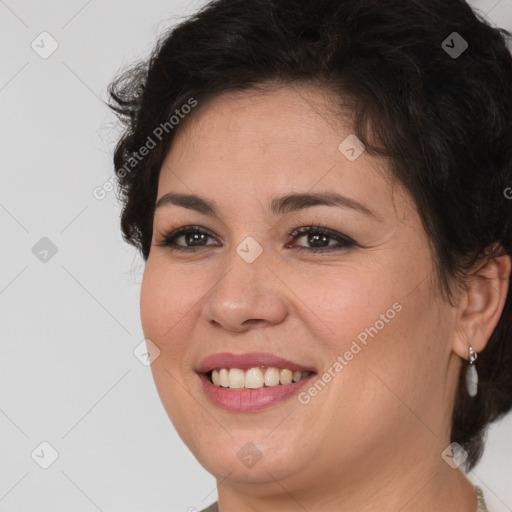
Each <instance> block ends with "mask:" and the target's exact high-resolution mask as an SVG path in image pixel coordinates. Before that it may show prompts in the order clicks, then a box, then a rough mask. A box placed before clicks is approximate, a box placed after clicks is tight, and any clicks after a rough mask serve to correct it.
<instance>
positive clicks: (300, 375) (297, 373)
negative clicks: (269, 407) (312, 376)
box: [292, 370, 302, 382]
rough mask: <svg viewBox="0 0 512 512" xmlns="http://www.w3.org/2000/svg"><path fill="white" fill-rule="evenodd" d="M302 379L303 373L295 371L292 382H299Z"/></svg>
mask: <svg viewBox="0 0 512 512" xmlns="http://www.w3.org/2000/svg"><path fill="white" fill-rule="evenodd" d="M301 378H302V372H301V371H300V370H295V371H294V372H292V381H293V382H299V380H300V379H301Z"/></svg>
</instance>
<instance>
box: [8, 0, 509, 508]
mask: <svg viewBox="0 0 512 512" xmlns="http://www.w3.org/2000/svg"><path fill="white" fill-rule="evenodd" d="M202 4H203V2H202V1H201V2H199V1H196V2H189V1H177V0H172V1H170V0H151V1H148V2H142V1H140V2H135V1H121V0H102V1H100V0H89V1H84V0H69V1H66V2H64V1H57V0H45V1H44V2H36V1H28V0H19V1H16V0H5V1H4V0H0V48H1V67H0V108H1V122H0V145H1V161H0V165H1V173H2V181H1V187H0V221H1V229H2V234H1V240H2V251H1V262H0V268H1V273H0V306H1V321H0V325H1V329H2V330H1V355H0V365H1V366H0V393H1V395H0V428H1V444H0V511H3V512H43V511H44V512H46V511H48V512H50V511H51V512H61V511H66V512H68V511H69V510H73V511H76V512H94V511H95V510H100V511H104V512H107V511H123V512H132V511H133V512H134V511H138V512H140V511H147V512H149V511H154V512H157V511H162V512H163V511H166V512H173V511H187V510H190V511H192V510H193V509H192V508H191V507H196V508H197V509H201V508H203V507H204V506H206V505H207V504H209V503H210V502H213V501H214V500H215V499H216V498H217V493H216V489H215V480H214V478H213V477H212V476H211V475H209V474H208V473H206V472H205V471H204V470H203V469H202V467H201V466H200V465H199V464H198V462H197V461H196V460H195V459H194V457H193V456H192V455H191V453H190V452H189V451H188V449H187V448H186V447H185V446H184V445H183V443H182V442H181V440H180V439H179V437H178V435H177V434H176V432H175V431H174V428H173V427H172V425H171V423H170V421H169V419H168V418H167V415H166V413H165V411H164V409H163V407H162V405H161V403H160V400H159V398H158V395H157V392H156V389H155V387H154V384H153V380H152V376H151V371H150V369H149V368H148V367H146V366H144V365H143V364H141V363H140V362H139V361H138V360H137V359H136V358H135V356H134V355H133V350H134V348H135V347H136V346H137V345H139V344H140V343H141V341H142V340H143V333H142V329H141V325H140V317H139V287H140V281H141V276H142V270H143V262H142V259H141V258H140V257H139V256H138V255H137V254H136V253H135V251H134V249H132V248H131V247H130V246H128V245H126V244H125V243H124V242H123V241H122V239H121V235H120V230H119V224H118V217H119V206H118V204H117V202H116V199H115V196H114V193H113V192H110V193H109V194H107V197H106V198H105V199H103V200H97V199H95V198H94V197H93V194H92V191H93V189H94V188H95V187H97V186H101V185H102V184H103V183H105V182H106V181H107V180H108V179H109V178H110V177H111V175H112V172H113V169H112V164H111V153H112V149H113V144H114V142H115V140H116V135H117V132H116V130H115V124H114V117H113V115H112V114H111V113H110V111H109V110H108V109H107V107H106V106H105V105H104V104H103V103H102V100H104V99H106V98H107V95H106V87H107V84H108V83H109V82H110V81H111V79H112V78H113V76H114V75H115V74H116V72H117V70H118V69H119V68H120V67H121V66H123V65H125V64H128V63H130V62H132V61H133V60H134V59H136V58H139V57H144V56H146V55H147V54H148V52H149V51H150V49H151V48H152V46H153V44H154V43H155V40H156V37H157V35H158V34H160V33H161V32H162V31H163V30H164V29H165V28H166V27H169V26H171V25H172V24H174V23H175V22H176V21H178V20H179V19H180V18H181V17H183V16H186V15H188V14H190V13H192V12H194V11H195V10H196V9H197V8H198V7H200V6H201V5H202ZM471 4H472V6H474V7H476V8H478V9H480V10H482V11H483V12H485V13H488V17H489V19H490V20H492V21H493V22H494V23H496V24H498V25H500V26H504V27H505V28H508V29H509V30H512V0H483V1H473V2H471ZM43 31H47V32H48V33H49V34H51V36H52V38H54V39H55V40H56V41H57V43H58V45H59V46H58V48H57V50H56V51H55V52H54V53H53V54H52V55H51V56H50V57H48V58H47V59H43V58H41V57H40V56H39V54H37V53H36V52H35V51H34V50H33V49H32V48H31V43H32V41H33V40H36V43H37V42H38V41H40V37H39V35H40V34H41V32H43ZM45 41H46V42H45V49H48V48H50V40H49V39H46V40H45ZM440 43H441V41H440ZM39 45H40V46H41V45H42V43H40V42H39ZM42 50H43V49H42V48H41V50H40V51H42ZM43 237H47V238H49V239H50V240H51V241H52V243H53V244H54V245H55V246H56V247H57V253H56V254H55V255H54V256H53V257H50V256H51V253H50V254H49V255H48V256H47V258H48V261H47V262H42V261H40V260H39V259H38V258H37V257H36V255H34V254H33V252H32V248H33V246H34V245H35V244H36V243H37V242H38V241H39V240H40V239H41V238H43ZM42 256H43V254H42V255H41V257H42ZM43 441H46V442H48V443H50V444H51V445H52V446H53V447H54V448H55V449H56V450H57V452H58V454H59V456H58V458H57V460H56V461H55V462H54V463H53V464H52V465H51V466H50V467H49V468H48V469H42V468H41V467H39V465H38V464H36V462H35V461H34V460H33V459H32V458H31V453H32V452H33V451H34V450H35V449H36V448H38V447H39V445H40V443H41V442H43ZM38 450H39V451H38ZM38 450H36V455H34V458H35V459H36V460H39V461H41V463H44V460H45V457H46V458H47V457H49V453H50V452H49V450H48V449H45V448H44V447H43V451H41V448H39V449H38ZM37 454H39V458H38V455H37ZM46 460H48V459H46ZM418 464H421V461H418ZM470 478H471V480H472V481H473V482H475V483H477V484H478V485H480V486H481V487H482V488H483V489H484V492H485V494H486V496H487V500H488V502H489V505H490V510H491V511H495V512H500V511H512V486H511V485H510V484H511V483H512V417H511V416H509V417H507V418H506V419H505V420H504V421H502V422H501V423H499V424H497V425H496V426H494V427H492V428H491V430H490V433H489V437H488V442H487V448H486V452H485V456H484V458H483V460H482V461H481V463H480V464H479V465H478V467H477V468H476V469H475V470H474V471H473V472H472V473H471V475H470Z"/></svg>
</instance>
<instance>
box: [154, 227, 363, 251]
mask: <svg viewBox="0 0 512 512" xmlns="http://www.w3.org/2000/svg"><path fill="white" fill-rule="evenodd" d="M189 233H194V234H204V235H207V236H209V237H211V238H215V237H214V236H213V235H212V233H211V232H210V231H209V230H207V229H204V228H201V227H199V226H183V227H181V228H178V229H175V230H173V231H171V232H169V233H168V234H167V235H165V236H164V237H163V238H162V239H161V241H159V242H158V243H156V244H155V245H157V246H160V247H167V248H168V249H169V250H170V251H172V252H174V251H188V252H195V251H197V250H198V249H203V248H206V247H208V246H195V247H186V246H180V245H176V244H175V243H174V241H175V240H176V238H178V237H180V236H182V235H187V234H189ZM307 233H314V234H321V235H326V236H328V237H329V238H331V239H334V240H336V241H337V242H338V243H339V244H341V245H338V246H337V247H336V246H333V247H330V248H328V247H323V248H315V247H301V246H294V247H292V248H293V250H295V251H306V252H310V253H321V252H323V253H325V252H332V251H339V250H342V249H347V248H350V247H354V246H359V245H358V244H357V243H356V242H355V241H354V240H352V239H351V238H349V237H347V236H345V235H342V234H341V233H338V232H337V231H333V230H332V229H329V228H326V227H324V226H318V225H316V226H303V227H300V228H297V229H295V230H294V231H292V232H291V233H290V235H289V236H291V237H292V238H293V240H294V241H295V240H297V239H298V238H300V237H301V236H302V235H304V234H307ZM287 245H288V244H287Z"/></svg>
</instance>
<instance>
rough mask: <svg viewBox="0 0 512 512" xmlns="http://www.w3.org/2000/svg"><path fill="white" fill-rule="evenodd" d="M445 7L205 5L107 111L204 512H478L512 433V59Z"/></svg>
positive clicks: (157, 337) (431, 0)
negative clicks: (481, 474) (494, 442)
mask: <svg viewBox="0 0 512 512" xmlns="http://www.w3.org/2000/svg"><path fill="white" fill-rule="evenodd" d="M509 37H510V34H509V33H508V32H505V31H504V30H500V29H497V28H491V27H490V26H489V25H487V24H486V23H485V22H484V21H483V20H482V19H480V18H479V17H478V16H476V15H475V14H474V13H473V12H472V10H471V9H470V7H469V6H468V5H467V4H466V3H465V2H464V1H459V0H450V1H447V0H413V1H409V2H398V1H395V0H386V1H383V0H373V1H365V2H363V1H360V0H346V1H339V0H322V1H320V2H318V1H312V0H308V1H306V0H300V1H295V2H284V1H275V0H257V1H255V0H220V1H216V2H213V3H211V4H208V5H207V6H205V7H204V8H203V9H202V10H201V11H200V12H199V13H197V14H196V15H194V16H193V17H191V18H190V19H189V20H187V21H185V22H183V23H181V24H180V25H178V26H177V27H175V28H174V29H173V30H172V31H170V33H169V34H166V35H165V37H163V38H162V39H161V40H160V42H159V44H158V45H157V47H156V48H155V50H154V52H153V54H152V56H151V59H149V60H148V61H147V62H142V63H140V64H138V65H136V66H134V67H133V68H131V69H130V70H128V71H126V72H124V74H122V75H121V76H120V77H119V78H118V79H117V80H116V81H115V82H114V83H113V84H112V85H111V88H110V93H111V98H112V100H111V106H112V108H113V109H114V110H115V111H116V112H117V113H118V114H119V116H120V118H121V119H122V120H123V121H124V122H125V123H126V130H125V132H124V134H123V136H122V138H121V140H120V141H119V144H118V146H117V148H116V151H115V156H114V163H115V167H116V173H117V177H118V182H119V197H120V199H121V201H122V205H123V212H122V220H121V224H122V231H123V235H124V237H125V239H126V240H127V241H128V242H130V243H132V244H133V245H134V246H135V247H137V248H138V249H139V250H140V252H141V254H142V255H143V257H144V259H145V272H144V277H143V282H142V290H141V319H142V326H143V330H144V334H145V337H146V339H147V344H148V349H149V352H150V355H151V359H152V365H151V367H152V371H153V376H154V379H155V383H156V386H157V389H158V392H159V395H160V398H161V400H162V402H163V405H164V406H165V408H166V410H167V412H168V414H169V417H170V419H171V420H172V422H173V424H174V426H175V427H176V429H177V431H178V433H179V434H180V436H181V438H182V439H183V441H184V442H185V443H186V445H187V446H188V447H189V448H190V450H191V451H192V452H193V454H194V455H195V456H196V457H197V459H198V460H199V462H200V463H201V464H202V465H203V466H204V467H205V468H206V470H207V471H209V472H210V473H211V474H212V475H214V476H215V477H216V479H217V487H218V496H219V498H218V503H216V504H213V505H212V507H211V508H208V509H207V510H209V511H210V510H220V511H221V512H229V511H232V510H237V511H245V510H247V511H248V510H258V511H259V510H261V511H263V510H273V509H279V510H280V511H292V510H308V511H358V512H360V511H370V510H371V511H374V510H379V511H380V512H387V511H398V510H401V511H406V510H414V511H420V512H421V511H432V510H436V511H437V512H448V511H450V512H453V511H464V512H466V511H467V512H475V511H477V510H486V506H485V501H484V497H483V495H482V492H481V490H480V489H479V488H478V487H477V488H475V487H474V486H473V485H472V484H471V482H470V481H469V480H468V478H467V477H466V476H465V475H464V473H463V471H462V469H465V470H466V471H467V470H470V469H471V468H472V467H473V466H474V465H475V463H476V462H477V461H478V460H479V458H480V456H481V454H482V449H483V441H482V439H483V434H484V432H485V429H486V427H487V426H488V425H489V424H490V423H491V422H492V421H495V420H496V419H497V418H499V417H502V416H503V415H504V414H506V413H507V412H508V411H509V410H510V409H511V407H512V331H511V318H512V309H511V308H512V299H511V293H512V292H511V288H510V287H509V276H510V270H511V263H510V253H511V249H512V222H511V221H512V210H511V205H512V203H511V202H510V200H509V198H510V196H511V195H510V194H507V190H511V189H510V188H509V187H511V186H512V165H511V162H512V95H511V94H510V84H511V83H512V58H511V55H510V51H509V50H508V49H507V46H506V43H507V38H509Z"/></svg>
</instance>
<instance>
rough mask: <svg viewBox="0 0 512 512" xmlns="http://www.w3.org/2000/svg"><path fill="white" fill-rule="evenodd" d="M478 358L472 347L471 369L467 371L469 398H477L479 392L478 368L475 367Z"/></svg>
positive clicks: (470, 347) (470, 355)
mask: <svg viewBox="0 0 512 512" xmlns="http://www.w3.org/2000/svg"><path fill="white" fill-rule="evenodd" d="M477 357H478V354H477V353H476V352H475V351H474V350H473V347H472V346H471V345H470V346H469V355H468V361H469V367H468V368H467V370H466V388H467V390H468V394H469V396H471V397H473V396H476V394H477V392H478V373H477V372H476V367H475V365H474V362H475V361H476V358H477Z"/></svg>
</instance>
